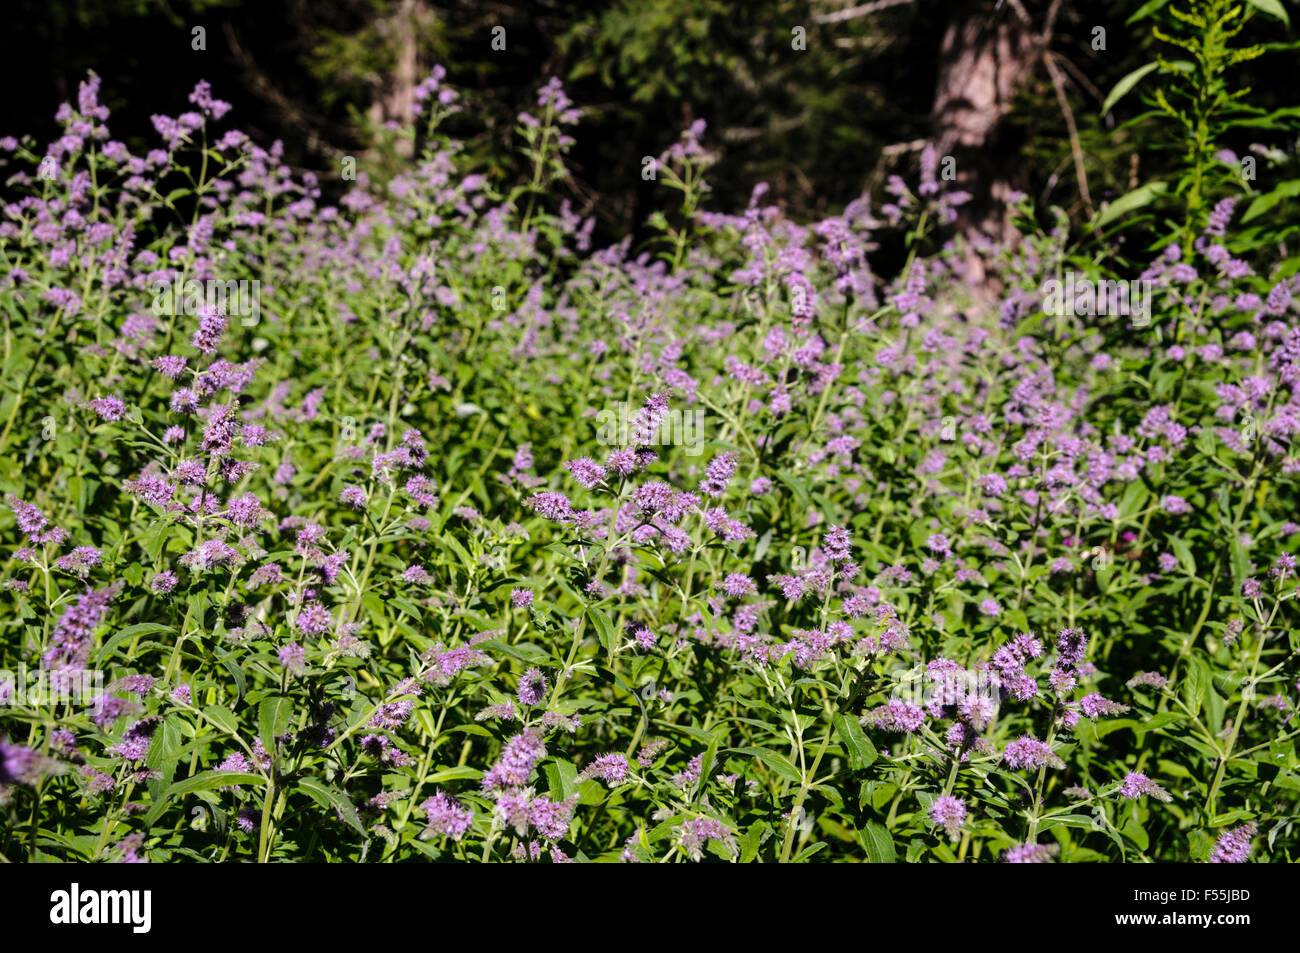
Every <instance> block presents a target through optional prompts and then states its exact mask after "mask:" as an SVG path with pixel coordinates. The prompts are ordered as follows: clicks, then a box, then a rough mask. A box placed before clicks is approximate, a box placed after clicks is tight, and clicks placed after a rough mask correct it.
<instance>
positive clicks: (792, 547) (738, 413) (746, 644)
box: [0, 71, 1300, 863]
mask: <svg viewBox="0 0 1300 953" xmlns="http://www.w3.org/2000/svg"><path fill="white" fill-rule="evenodd" d="M190 100H191V102H192V105H193V108H192V111H190V112H186V113H184V114H182V115H179V116H175V117H169V116H155V117H154V126H155V129H156V131H157V144H156V146H155V148H154V149H153V150H152V151H149V152H148V153H146V154H143V155H136V154H132V153H131V152H130V151H129V150H128V149H127V147H126V146H124V145H123V144H122V143H120V142H118V141H115V140H114V139H113V138H112V134H111V133H110V131H109V127H108V122H109V115H108V111H107V110H106V109H105V108H104V107H103V106H101V105H100V103H99V88H98V80H97V79H96V78H95V77H93V76H91V77H88V78H87V79H86V80H85V82H83V83H82V85H81V88H80V94H79V96H78V98H77V101H76V102H75V103H69V104H67V105H65V106H64V107H63V108H62V109H61V110H60V113H59V117H58V118H59V120H60V121H61V122H62V124H63V128H64V135H63V136H62V137H61V138H59V139H58V140H56V141H54V142H53V143H49V144H45V143H40V144H38V143H35V142H32V141H30V140H17V139H14V138H8V139H5V140H3V141H0V150H3V152H2V156H3V159H4V161H5V163H6V164H5V166H4V176H5V178H6V180H7V185H6V186H5V189H6V197H5V205H4V209H3V220H2V223H0V242H2V243H3V251H2V257H0V313H3V321H4V336H3V361H4V375H3V396H2V397H0V467H2V468H3V469H2V472H0V489H2V490H3V492H4V494H5V496H4V499H5V503H6V504H7V505H6V506H5V508H4V511H3V515H2V516H0V538H2V539H3V543H2V545H3V555H4V560H5V563H4V568H3V574H2V579H3V592H2V593H0V606H2V607H3V609H2V610H0V668H3V669H4V670H5V672H6V681H5V682H4V683H2V684H0V702H2V703H3V707H2V708H0V813H3V816H4V819H5V822H4V824H3V827H2V828H0V854H3V856H4V858H6V859H8V860H42V861H128V862H140V861H155V862H157V861H250V860H259V861H353V862H362V861H366V862H381V861H403V862H405V861H424V860H448V861H451V860H455V861H509V860H518V861H536V862H567V861H601V862H620V861H621V862H627V863H636V862H668V861H739V862H790V861H800V862H802V861H854V862H856V861H870V862H889V861H896V860H897V861H902V860H906V861H927V862H929V861H939V862H958V861H961V862H976V861H978V862H996V861H1008V862H1044V861H1057V862H1087V861H1108V862H1120V861H1130V862H1131V861H1146V860H1154V861H1188V860H1191V861H1203V862H1243V861H1289V860H1295V859H1297V854H1298V853H1300V831H1297V822H1296V802H1297V792H1298V791H1300V773H1298V772H1297V759H1296V753H1295V744H1294V742H1295V738H1296V735H1297V733H1298V732H1300V724H1298V723H1297V718H1296V706H1297V698H1298V697H1300V686H1298V685H1297V678H1298V676H1300V671H1298V666H1297V659H1296V651H1297V648H1300V638H1298V637H1297V635H1296V632H1295V630H1294V622H1295V618H1296V611H1295V602H1294V598H1295V595H1296V560H1295V558H1294V557H1293V556H1292V552H1293V550H1294V548H1295V546H1296V544H1297V534H1300V523H1298V522H1297V520H1300V511H1297V507H1296V501H1297V497H1296V493H1295V486H1296V484H1295V478H1296V473H1297V470H1300V456H1298V455H1297V452H1296V447H1295V446H1294V445H1293V443H1292V440H1293V436H1294V435H1295V434H1296V432H1297V431H1300V322H1298V321H1297V301H1296V294H1297V292H1300V281H1298V280H1297V278H1296V277H1295V271H1296V268H1295V266H1294V262H1292V263H1284V265H1283V266H1282V267H1280V268H1279V267H1278V262H1277V261H1276V258H1277V255H1276V249H1274V250H1273V251H1274V254H1273V257H1272V258H1270V257H1269V256H1268V252H1267V249H1265V250H1264V251H1258V250H1257V251H1255V252H1252V253H1250V254H1249V255H1246V256H1245V257H1241V256H1240V253H1239V251H1238V250H1237V247H1236V245H1235V244H1234V241H1235V236H1236V234H1237V232H1238V228H1239V224H1238V222H1239V219H1240V217H1241V209H1239V208H1237V207H1236V205H1235V203H1234V201H1233V200H1232V199H1231V198H1227V199H1224V200H1222V201H1220V202H1219V203H1218V204H1217V205H1215V206H1214V207H1213V210H1212V212H1211V214H1209V216H1208V218H1207V219H1206V221H1204V222H1203V223H1201V224H1200V225H1198V227H1197V229H1196V231H1195V233H1194V234H1189V235H1188V236H1186V240H1185V241H1181V242H1180V241H1170V242H1168V243H1167V244H1164V245H1163V246H1162V247H1158V248H1155V249H1153V250H1152V251H1151V253H1150V254H1149V255H1148V256H1147V258H1146V259H1145V260H1144V262H1143V264H1142V265H1141V268H1142V269H1144V271H1142V272H1141V273H1140V274H1138V273H1136V272H1135V273H1133V274H1130V275H1126V276H1125V277H1127V278H1132V279H1138V280H1141V281H1145V282H1149V287H1150V288H1151V289H1152V292H1151V296H1150V301H1149V311H1148V313H1147V314H1146V315H1144V316H1141V317H1140V319H1139V318H1137V317H1134V316H1133V315H1125V314H1120V315H1114V314H1104V315H1098V314H1088V313H1087V311H1088V310H1089V309H1079V308H1060V309H1057V311H1056V313H1052V312H1051V310H1050V309H1048V310H1045V309H1044V307H1043V294H1042V289H1043V287H1044V286H1045V283H1048V282H1050V281H1052V280H1061V279H1062V278H1063V277H1064V276H1065V275H1066V273H1067V272H1077V273H1078V275H1079V276H1080V277H1083V276H1085V275H1088V276H1091V277H1092V278H1098V277H1101V276H1102V272H1101V270H1100V268H1099V266H1097V265H1096V264H1095V262H1094V261H1091V260H1088V259H1087V258H1086V257H1081V256H1079V255H1077V254H1076V253H1075V251H1074V250H1073V249H1072V247H1071V245H1070V229H1069V226H1068V223H1067V222H1066V221H1065V219H1064V217H1063V216H1061V215H1060V214H1059V213H1057V217H1056V218H1055V219H1053V218H1051V217H1050V216H1051V214H1052V213H1050V212H1045V213H1040V214H1043V215H1047V216H1048V218H1047V227H1046V228H1042V227H1039V224H1038V221H1039V219H1036V218H1035V210H1034V209H1033V208H1032V207H1031V204H1030V203H1029V202H1028V200H1026V199H1025V198H1024V197H1023V196H1013V197H1012V200H1013V202H1014V203H1015V205H1016V210H1017V213H1018V215H1019V216H1020V218H1019V222H1020V227H1021V234H1022V238H1021V240H1020V241H1018V242H1017V243H1016V244H1014V245H1013V246H1010V247H1000V246H995V245H993V244H992V243H989V244H987V245H978V244H977V245H976V246H974V247H972V245H971V244H970V243H967V242H958V241H950V242H947V243H942V244H941V243H936V242H934V241H933V236H934V235H936V234H938V233H937V232H936V231H935V229H941V228H942V227H943V226H944V225H945V224H946V223H949V222H951V221H952V220H953V219H954V217H955V216H956V215H957V213H958V210H959V209H960V208H961V206H962V205H963V202H965V201H966V200H967V198H968V197H967V196H966V195H964V194H962V193H961V192H959V191H956V190H955V189H954V187H953V185H952V183H950V182H947V181H944V180H943V179H942V178H940V177H939V176H938V174H937V168H936V167H937V164H938V163H937V159H938V157H936V156H935V155H934V153H933V152H932V151H927V152H926V153H925V154H924V155H922V156H921V162H920V165H919V169H916V170H914V171H913V173H912V175H911V176H910V177H909V176H904V177H896V178H894V179H891V180H890V182H889V185H888V189H887V192H886V194H884V195H881V196H875V197H864V198H863V199H861V200H859V201H857V202H855V203H853V204H851V205H850V206H849V207H848V208H847V209H845V210H844V212H843V214H840V215H836V216H834V217H829V218H827V219H825V220H824V221H819V222H815V223H811V224H797V223H795V222H792V221H789V220H787V219H785V218H784V217H783V216H782V215H781V214H779V212H778V211H777V209H776V208H775V207H774V206H773V205H770V204H768V203H767V202H765V188H764V187H763V186H759V187H758V188H756V189H755V190H754V192H753V196H752V199H751V201H750V204H749V207H748V209H746V210H744V211H743V212H742V213H741V214H738V215H727V214H720V213H717V212H715V211H711V210H709V205H708V199H707V193H708V185H707V182H708V173H709V166H710V161H711V160H710V154H709V152H708V148H707V141H708V140H707V129H706V127H705V126H704V124H703V123H697V124H696V125H695V126H693V127H691V128H690V129H689V130H687V131H686V132H685V133H684V134H683V135H682V136H681V138H680V140H679V141H677V142H676V143H675V144H673V145H671V147H670V148H668V149H667V151H666V152H665V153H664V154H663V155H662V156H660V157H658V160H657V162H656V169H657V180H656V185H657V187H658V188H659V190H660V194H661V195H662V196H663V209H664V211H663V213H662V214H660V215H657V216H656V218H655V221H654V223H653V225H654V226H655V227H656V228H657V230H658V231H657V234H658V235H659V238H658V239H657V240H655V241H653V242H652V243H650V244H649V245H648V246H637V247H633V246H631V245H630V243H629V242H624V243H623V244H621V245H617V246H615V247H611V248H605V249H599V250H598V249H593V248H591V247H590V245H591V237H590V236H591V230H592V223H591V221H589V220H583V219H582V218H580V217H579V216H577V215H576V214H574V213H573V211H572V210H571V209H570V207H569V206H568V204H567V203H562V204H558V206H557V204H556V203H555V202H554V201H553V199H552V191H553V190H552V188H551V186H552V185H553V183H555V182H556V181H557V180H558V179H559V178H560V177H561V176H563V175H564V166H563V161H564V159H563V157H564V153H565V151H566V149H567V147H568V145H569V144H570V143H571V142H572V139H571V138H570V136H573V135H580V134H581V129H580V126H579V121H580V117H581V114H580V112H579V110H578V108H577V107H576V106H575V105H574V104H573V103H572V102H570V101H569V99H568V97H567V96H566V95H565V93H564V91H563V89H562V88H561V87H560V85H559V84H558V83H554V82H553V83H551V84H548V85H547V86H546V87H544V88H543V89H542V90H541V91H540V92H539V95H538V99H537V105H536V109H535V110H533V111H532V112H531V114H529V113H526V114H524V115H521V116H520V117H519V124H518V129H517V133H518V141H519V143H520V144H521V146H522V148H523V149H524V155H525V156H526V158H527V161H528V162H529V164H530V168H531V175H530V176H528V177H526V178H525V179H524V180H522V181H521V182H520V183H519V184H518V185H515V184H513V183H510V182H503V181H501V180H500V177H498V176H491V175H485V174H483V172H482V171H481V170H479V169H478V168H477V167H476V165H475V163H474V162H473V161H472V160H471V159H470V158H469V154H468V152H467V150H465V149H464V148H463V146H462V144H461V143H459V142H457V141H455V140H454V139H452V138H450V137H449V136H448V135H447V134H445V133H444V132H443V130H444V129H445V128H446V121H447V119H448V117H449V116H450V115H451V114H452V113H454V112H456V111H457V110H458V109H459V106H460V100H459V97H458V94H457V92H456V91H455V90H454V89H452V88H449V87H448V86H447V85H446V84H445V80H444V76H443V75H442V73H441V71H437V72H435V73H434V75H433V76H432V77H430V78H429V79H428V80H427V81H426V82H425V83H423V84H422V85H421V86H420V88H419V107H418V109H417V115H416V116H415V117H414V119H413V123H412V125H411V127H410V128H409V129H406V130H402V131H401V133H400V134H401V135H405V136H409V137H411V138H412V140H413V147H414V149H415V152H416V156H417V158H416V159H415V160H414V161H413V162H412V164H411V167H410V169H409V171H408V172H406V173H404V174H402V175H400V176H398V177H396V178H394V179H392V180H391V181H389V182H386V183H383V184H382V185H381V184H379V183H372V182H370V181H368V179H367V177H366V176H365V174H361V175H359V176H358V177H357V178H356V180H355V181H349V182H348V183H347V190H346V193H345V194H344V196H343V198H342V200H341V201H339V202H338V203H337V204H329V203H327V202H326V201H325V200H324V199H323V198H322V195H321V183H320V182H318V181H317V180H316V179H314V178H313V177H312V176H310V175H296V174H294V173H292V172H291V171H290V170H289V169H287V168H286V167H284V165H283V164H282V162H281V154H280V150H279V149H278V148H277V147H276V146H271V147H270V148H269V149H267V148H263V146H262V145H259V144H258V143H255V142H253V141H250V139H249V138H248V137H247V136H245V135H243V134H242V133H240V132H238V131H236V127H234V126H232V125H231V122H232V120H233V119H236V118H237V117H229V118H228V117H227V116H226V113H227V112H228V109H229V107H228V106H227V105H226V104H225V103H223V102H221V101H220V100H218V99H216V98H214V94H213V91H212V90H210V89H209V88H208V86H207V85H206V84H200V85H199V87H198V88H196V89H195V90H194V92H193V94H192V96H191V97H190ZM465 118H466V117H465V116H463V115H462V116H459V117H457V120H458V121H460V120H464V119H465ZM629 174H630V175H635V174H640V170H639V169H638V170H630V171H629ZM891 235H892V236H897V235H904V236H906V240H907V243H908V244H907V246H906V247H907V248H909V249H910V253H908V255H907V258H906V262H905V264H904V266H903V268H902V269H901V270H899V271H898V272H897V274H896V275H895V276H893V277H889V278H886V277H882V276H881V275H879V274H877V273H876V271H874V270H873V259H874V257H875V252H876V251H877V249H878V245H879V243H880V242H881V241H884V240H887V239H888V237H889V236H891ZM1287 264H1289V265H1290V266H1289V267H1288V266H1287ZM976 266H977V267H978V268H979V270H980V271H981V272H982V273H983V274H984V275H985V276H986V277H985V281H983V282H982V283H981V285H980V287H981V288H987V287H993V288H996V289H999V290H998V291H997V296H996V298H990V297H989V296H988V295H987V294H982V293H980V292H978V291H977V290H975V289H974V287H973V285H972V283H971V282H969V281H968V280H967V279H968V277H969V274H970V270H971V269H972V268H973V267H976ZM240 282H243V283H245V284H243V285H238V283H240ZM213 287H222V288H227V287H228V288H231V289H234V288H235V287H239V288H244V289H249V290H250V291H251V292H252V303H253V304H254V307H251V308H249V307H232V306H231V301H234V300H236V299H238V301H239V303H240V304H242V305H247V304H248V303H249V295H245V296H244V297H242V298H240V297H239V296H237V295H235V296H233V297H231V298H229V299H227V300H226V301H225V303H224V306H222V305H217V306H214V305H213V302H212V300H211V298H210V296H208V295H207V294H206V291H207V290H208V289H211V288H213Z"/></svg>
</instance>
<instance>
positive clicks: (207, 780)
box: [142, 771, 266, 829]
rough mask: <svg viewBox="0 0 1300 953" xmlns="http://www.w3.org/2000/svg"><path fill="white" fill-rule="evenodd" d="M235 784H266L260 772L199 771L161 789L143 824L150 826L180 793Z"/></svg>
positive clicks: (208, 789)
mask: <svg viewBox="0 0 1300 953" xmlns="http://www.w3.org/2000/svg"><path fill="white" fill-rule="evenodd" d="M236 784H256V785H264V784H266V778H264V777H262V776H261V775H260V774H248V773H245V772H243V771H200V772H199V773H198V774H196V775H194V776H192V777H188V778H186V779H185V780H184V781H177V782H176V783H175V784H173V785H171V786H170V787H168V788H167V790H165V791H163V793H162V795H161V796H160V797H159V798H158V800H156V801H154V803H153V805H152V806H151V807H150V808H149V813H147V814H146V815H145V816H144V821H143V822H142V823H143V826H144V827H145V828H146V829H147V828H149V827H152V826H153V824H154V822H155V821H157V820H158V818H160V817H162V815H163V812H164V811H166V810H167V805H168V804H170V803H171V801H172V800H173V799H174V798H177V797H179V796H180V795H182V794H190V793H192V792H194V791H210V790H212V789H213V788H226V787H232V786H234V785H236Z"/></svg>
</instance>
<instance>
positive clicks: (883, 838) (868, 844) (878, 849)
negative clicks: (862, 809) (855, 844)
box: [858, 821, 898, 864]
mask: <svg viewBox="0 0 1300 953" xmlns="http://www.w3.org/2000/svg"><path fill="white" fill-rule="evenodd" d="M858 840H859V841H860V842H861V844H862V849H863V850H865V851H866V852H867V859H868V860H869V861H871V862H872V863H873V864H892V863H894V862H895V861H897V860H898V852H897V851H895V850H894V838H893V837H891V836H890V834H889V831H887V830H886V829H885V825H883V824H880V823H877V822H876V821H868V822H867V826H866V827H864V828H862V829H861V830H860V831H858Z"/></svg>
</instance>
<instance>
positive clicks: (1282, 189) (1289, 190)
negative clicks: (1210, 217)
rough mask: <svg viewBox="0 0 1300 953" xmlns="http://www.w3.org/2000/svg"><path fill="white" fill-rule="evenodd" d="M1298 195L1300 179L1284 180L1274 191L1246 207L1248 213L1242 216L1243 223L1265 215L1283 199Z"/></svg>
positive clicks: (1299, 192) (1299, 193)
mask: <svg viewBox="0 0 1300 953" xmlns="http://www.w3.org/2000/svg"><path fill="white" fill-rule="evenodd" d="M1297 195H1300V179H1292V180H1291V181H1289V182H1283V183H1282V184H1281V185H1279V186H1278V187H1277V188H1275V189H1274V190H1273V191H1272V192H1269V193H1267V194H1265V195H1261V196H1259V197H1257V198H1256V199H1255V201H1253V202H1251V203H1250V207H1249V208H1247V209H1246V214H1245V215H1243V216H1242V217H1241V221H1242V222H1243V223H1245V222H1249V221H1250V220H1251V219H1252V218H1255V217H1257V216H1259V215H1263V214H1264V213H1265V212H1267V211H1268V210H1269V209H1271V208H1272V207H1273V206H1274V205H1276V204H1277V203H1278V202H1281V201H1282V200H1283V199H1293V198H1295V197H1296V196H1297Z"/></svg>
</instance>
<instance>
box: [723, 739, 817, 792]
mask: <svg viewBox="0 0 1300 953" xmlns="http://www.w3.org/2000/svg"><path fill="white" fill-rule="evenodd" d="M727 751H728V752H731V753H733V754H747V755H749V756H750V757H751V758H757V759H758V760H759V761H760V762H761V763H762V764H763V765H764V766H766V767H767V768H770V769H771V770H772V771H773V772H775V773H776V774H779V775H780V776H781V777H783V778H785V779H786V780H787V781H789V782H791V783H792V784H803V775H802V774H801V773H800V772H799V769H798V768H796V767H795V766H794V764H793V763H792V762H791V761H790V759H789V758H787V757H785V756H784V755H779V754H777V753H776V752H775V751H773V750H771V749H770V748H728V749H727Z"/></svg>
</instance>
